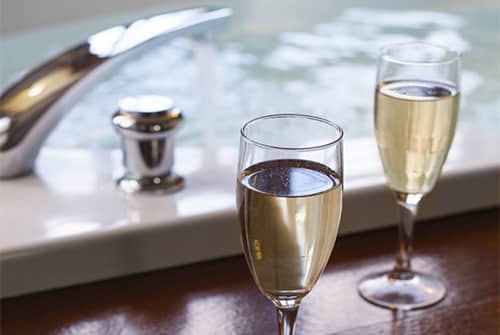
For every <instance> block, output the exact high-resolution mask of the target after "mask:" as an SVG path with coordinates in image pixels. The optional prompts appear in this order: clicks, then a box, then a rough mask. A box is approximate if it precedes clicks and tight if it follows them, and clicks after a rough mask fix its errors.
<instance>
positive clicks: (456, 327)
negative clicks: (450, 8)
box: [0, 209, 500, 335]
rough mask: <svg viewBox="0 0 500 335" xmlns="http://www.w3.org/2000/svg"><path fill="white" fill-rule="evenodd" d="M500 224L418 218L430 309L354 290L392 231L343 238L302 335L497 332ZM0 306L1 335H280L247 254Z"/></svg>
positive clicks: (489, 213) (419, 265)
mask: <svg viewBox="0 0 500 335" xmlns="http://www.w3.org/2000/svg"><path fill="white" fill-rule="evenodd" d="M367 219H368V218H367ZM498 223H499V210H498V209H490V210H485V211H481V212H475V213H469V214H463V215H460V216H455V217H450V218H444V219H439V220H433V221H428V222H420V223H419V224H418V225H417V229H416V236H415V258H414V267H415V268H416V269H419V270H422V271H426V272H432V273H434V274H436V275H438V276H441V277H442V278H443V279H444V281H445V282H446V286H447V287H448V290H449V291H448V295H447V296H446V298H445V300H444V301H442V302H441V303H439V304H438V305H435V306H434V307H431V308H428V309H425V310H417V311H411V312H406V313H399V314H398V313H395V312H394V313H393V312H391V311H389V310H385V309H381V308H378V307H375V306H373V305H370V304H368V303H367V302H365V301H364V300H362V299H361V298H360V297H359V296H358V294H357V292H356V284H357V281H358V280H359V278H361V277H362V276H364V275H366V274H368V273H370V272H373V271H379V270H381V269H385V268H388V267H389V266H390V265H391V264H392V263H391V262H392V260H393V256H394V254H395V246H396V239H395V238H396V231H395V229H394V228H390V229H384V230H380V231H376V232H370V233H363V234H358V235H352V236H345V237H342V238H340V239H339V240H338V241H337V245H336V246H335V250H334V252H333V256H332V257H331V259H330V263H329V265H328V267H327V269H326V271H325V273H324V274H323V276H322V277H321V279H320V280H319V282H318V284H317V285H316V287H315V288H314V289H313V291H312V292H311V294H310V295H309V296H308V297H306V299H305V300H304V302H303V304H302V306H301V310H300V312H299V318H298V321H297V322H298V323H297V335H300V334H315V335H321V334H343V335H347V334H363V335H368V334H460V335H466V334H471V335H480V334H498V332H499V311H500V309H499V226H498ZM193 247H195V246H193ZM33 280H36V278H33ZM1 303H2V305H1V332H0V333H1V334H2V335H45V334H46V335H49V334H50V335H63V334H64V335H77V334H78V335H80V334H81V335H94V334H95V335H143V334H147V335H149V334H151V335H153V334H154V335H162V334H182V335H184V334H189V335H190V334H197V335H198V334H200V335H206V334H207V335H208V334H277V328H276V319H275V311H274V308H273V306H272V304H271V303H270V302H269V301H268V300H267V299H266V298H264V297H263V296H262V295H261V294H260V293H259V292H258V291H257V288H256V287H255V285H254V283H253V281H252V279H251V277H250V274H249V272H248V269H247V266H246V264H245V261H244V259H243V258H242V257H232V258H227V259H222V260H217V261H212V262H205V263H200V264H194V265H190V266H184V267H179V268H175V269H168V270H162V271H155V272H151V273H146V274H141V275H135V276H130V277H126V278H120V279H114V280H108V281H103V282H99V283H93V284H87V285H82V286H77V287H71V288H66V289H60V290H54V291H50V292H44V293H38V294H33V295H28V296H23V297H18V298H12V299H5V300H3V301H2V302H1Z"/></svg>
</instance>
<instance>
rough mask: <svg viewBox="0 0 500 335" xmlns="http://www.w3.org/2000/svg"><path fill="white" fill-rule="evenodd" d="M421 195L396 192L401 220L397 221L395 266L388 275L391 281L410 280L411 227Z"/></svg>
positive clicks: (411, 274)
mask: <svg viewBox="0 0 500 335" xmlns="http://www.w3.org/2000/svg"><path fill="white" fill-rule="evenodd" d="M422 196H423V194H407V193H398V192H396V198H397V203H398V205H399V211H400V214H401V219H400V221H399V248H398V254H397V257H396V264H395V265H394V269H393V270H392V273H391V274H390V277H391V278H393V279H411V278H412V277H413V273H412V270H411V254H412V240H413V227H414V225H415V217H416V215H417V211H418V204H419V202H420V200H421V199H422Z"/></svg>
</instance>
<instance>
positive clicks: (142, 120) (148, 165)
mask: <svg viewBox="0 0 500 335" xmlns="http://www.w3.org/2000/svg"><path fill="white" fill-rule="evenodd" d="M118 106H119V110H118V112H116V113H115V114H114V115H113V118H112V123H113V126H114V127H115V130H116V131H117V132H118V134H119V135H120V136H121V137H122V150H123V165H124V167H125V174H124V175H123V177H121V178H120V179H118V181H117V184H118V187H119V188H120V189H121V190H122V191H125V192H128V193H130V192H137V191H170V192H173V191H176V190H179V189H180V188H182V186H183V185H184V179H183V178H182V177H179V176H177V175H175V174H174V173H173V172H172V166H173V163H174V138H173V135H174V134H175V133H176V132H177V131H178V129H179V127H178V126H179V123H180V122H181V121H182V113H181V110H180V109H179V108H177V107H175V106H174V103H173V101H172V99H170V98H168V97H162V96H156V95H142V96H137V97H127V98H124V99H122V100H120V102H119V103H118Z"/></svg>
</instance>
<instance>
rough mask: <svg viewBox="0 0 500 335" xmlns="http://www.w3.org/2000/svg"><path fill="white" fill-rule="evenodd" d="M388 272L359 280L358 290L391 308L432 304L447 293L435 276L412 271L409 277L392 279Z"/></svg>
mask: <svg viewBox="0 0 500 335" xmlns="http://www.w3.org/2000/svg"><path fill="white" fill-rule="evenodd" d="M389 274H390V272H383V273H377V274H375V275H370V276H367V277H365V278H363V279H362V280H361V282H360V283H359V285H358V292H359V294H360V295H361V296H362V297H363V298H364V299H366V300H367V301H369V302H371V303H372V304H375V305H378V306H382V307H385V308H390V309H399V310H411V309H417V308H424V307H427V306H430V305H434V304H436V303H438V302H439V301H441V300H442V299H443V298H444V296H445V295H446V288H445V287H444V285H443V283H441V281H440V280H439V279H437V278H435V277H432V276H430V275H426V274H423V273H419V272H414V273H413V276H410V278H408V279H394V278H392V277H390V276H389Z"/></svg>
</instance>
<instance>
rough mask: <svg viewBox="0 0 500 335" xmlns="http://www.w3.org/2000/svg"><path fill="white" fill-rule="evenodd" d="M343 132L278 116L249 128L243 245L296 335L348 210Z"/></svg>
mask: <svg viewBox="0 0 500 335" xmlns="http://www.w3.org/2000/svg"><path fill="white" fill-rule="evenodd" d="M342 136H343V132H342V129H341V128H340V127H339V126H337V125H336V124H334V123H333V122H330V121H328V120H326V119H323V118H319V117H314V116H308V115H300V114H275V115H267V116H262V117H259V118H256V119H253V120H251V121H249V122H247V123H246V124H245V125H244V126H243V127H242V128H241V137H240V152H239V163H238V180H237V196H236V198H237V207H238V214H239V220H240V225H241V244H242V248H243V252H244V254H245V258H246V261H247V263H248V267H249V269H250V272H251V274H252V276H253V278H254V280H255V283H256V284H257V287H258V288H259V289H260V291H261V292H262V293H263V294H264V295H265V296H266V297H268V298H269V299H270V300H271V301H272V302H273V303H274V305H275V306H276V307H277V312H278V324H279V330H280V332H279V334H280V335H292V334H293V330H294V324H295V318H296V316H297V312H298V308H299V305H300V302H301V301H302V299H303V298H304V297H305V295H306V294H307V293H309V291H310V290H311V289H312V288H313V286H314V285H315V284H316V282H317V280H318V278H319V276H320V275H321V273H322V272H323V270H324V268H325V266H326V264H327V262H328V259H329V257H330V254H331V252H332V250H333V245H334V244H335V240H336V238H337V232H338V229H339V222H340V213H341V209H342V189H343V184H342V181H343V175H342Z"/></svg>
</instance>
